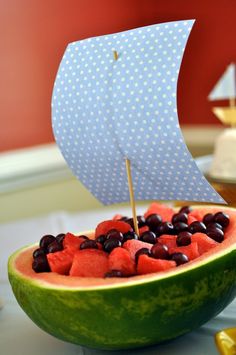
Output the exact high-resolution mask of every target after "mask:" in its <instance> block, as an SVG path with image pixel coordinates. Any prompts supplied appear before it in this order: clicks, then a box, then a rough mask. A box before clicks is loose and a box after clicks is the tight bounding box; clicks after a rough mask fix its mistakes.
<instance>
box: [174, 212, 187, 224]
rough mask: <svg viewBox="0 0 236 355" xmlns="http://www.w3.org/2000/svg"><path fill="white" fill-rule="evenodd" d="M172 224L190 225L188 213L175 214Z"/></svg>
mask: <svg viewBox="0 0 236 355" xmlns="http://www.w3.org/2000/svg"><path fill="white" fill-rule="evenodd" d="M171 222H172V224H175V223H178V222H183V223H185V224H187V223H188V215H187V214H186V213H175V214H174V215H173V217H172V219H171Z"/></svg>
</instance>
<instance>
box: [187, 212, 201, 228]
mask: <svg viewBox="0 0 236 355" xmlns="http://www.w3.org/2000/svg"><path fill="white" fill-rule="evenodd" d="M196 221H199V220H198V219H197V218H196V217H194V216H193V215H191V213H189V214H188V225H190V224H191V223H193V222H196ZM199 222H200V221H199Z"/></svg>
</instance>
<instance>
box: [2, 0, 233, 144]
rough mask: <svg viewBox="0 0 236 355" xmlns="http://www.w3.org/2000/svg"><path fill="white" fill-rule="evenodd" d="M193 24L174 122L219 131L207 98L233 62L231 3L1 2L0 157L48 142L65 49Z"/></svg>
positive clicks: (147, 0)
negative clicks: (120, 34) (176, 23)
mask: <svg viewBox="0 0 236 355" xmlns="http://www.w3.org/2000/svg"><path fill="white" fill-rule="evenodd" d="M191 18H195V19H197V22H196V24H195V26H194V29H193V31H192V34H191V37H190V40H189V43H188V44H189V45H188V47H187V50H186V53H185V56H184V60H183V65H182V68H181V73H180V78H179V86H178V109H179V117H180V122H181V123H185V124H191V123H194V124H218V123H219V122H218V121H217V119H216V118H215V117H214V116H213V114H212V113H211V106H212V104H211V103H209V102H208V101H207V95H208V93H209V91H210V90H211V89H212V87H213V85H214V84H215V82H216V81H217V79H218V78H219V76H220V75H221V74H222V72H223V71H224V69H225V67H226V66H227V65H228V64H229V63H230V62H232V61H235V60H236V45H235V41H236V24H235V23H236V1H234V0H224V1H219V0H215V1H211V0H191V1H187V0H119V1H114V0H67V1H66V0H1V1H0V36H1V38H0V78H1V79H0V120H1V129H0V151H4V150H9V149H15V148H20V147H26V146H31V145H36V144H41V143H47V142H51V141H52V140H53V135H52V130H51V117H50V101H51V93H52V87H53V82H54V79H55V75H56V72H57V68H58V65H59V63H60V59H61V56H62V54H63V52H64V50H65V47H66V45H67V43H69V42H72V41H75V40H79V39H82V38H86V37H89V36H96V35H101V34H105V33H112V32H117V31H122V30H126V29H129V28H134V27H139V26H144V25H148V24H152V23H159V22H165V21H172V20H178V19H191Z"/></svg>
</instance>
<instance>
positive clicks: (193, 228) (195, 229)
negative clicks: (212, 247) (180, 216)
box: [188, 221, 206, 234]
mask: <svg viewBox="0 0 236 355" xmlns="http://www.w3.org/2000/svg"><path fill="white" fill-rule="evenodd" d="M188 230H189V232H190V233H192V234H194V233H206V226H205V224H204V223H203V222H198V221H195V222H192V223H191V224H190V225H189V226H188Z"/></svg>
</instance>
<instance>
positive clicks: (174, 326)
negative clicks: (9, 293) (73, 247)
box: [9, 248, 236, 350]
mask: <svg viewBox="0 0 236 355" xmlns="http://www.w3.org/2000/svg"><path fill="white" fill-rule="evenodd" d="M230 250H231V251H228V252H226V254H224V255H221V256H219V257H218V258H217V257H216V258H215V259H213V260H211V261H208V262H205V261H204V260H203V261H202V264H200V265H198V264H196V266H193V267H192V268H189V269H188V270H185V271H184V272H179V273H177V274H175V275H171V276H168V275H166V277H165V278H161V279H155V278H152V279H149V280H148V279H145V278H143V279H142V280H138V281H137V282H136V281H134V282H133V281H132V282H130V283H124V284H122V283H119V284H113V285H110V286H102V287H97V288H77V289H76V288H65V287H63V286H62V287H61V288H60V286H59V285H57V286H56V287H55V285H53V286H51V285H49V284H47V283H42V282H41V283H40V284H39V282H38V280H36V281H35V280H33V279H32V280H31V279H29V278H27V277H25V276H23V275H22V274H20V273H18V272H16V270H15V268H14V259H15V257H16V255H17V253H15V254H13V255H12V256H11V258H10V259H9V280H10V283H11V285H12V289H13V292H14V294H15V297H16V299H17V301H18V303H19V305H20V306H21V307H22V308H23V310H24V311H25V312H26V313H27V315H28V316H29V317H30V318H31V319H32V320H33V321H34V322H35V323H36V324H37V325H38V326H39V327H40V328H42V329H43V330H45V331H46V332H48V333H50V334H52V335H54V336H55V337H57V338H59V339H62V340H65V341H68V342H71V343H75V344H80V345H84V346H87V347H91V348H97V349H107V350H108V349H110V350H111V349H112V350H118V349H129V348H137V347H143V346H147V345H151V344H157V343H160V342H163V341H166V340H169V339H173V338H176V337H178V336H180V335H183V334H185V333H187V332H190V331H191V330H193V329H195V328H198V327H199V326H201V325H202V324H204V323H205V322H207V321H208V320H210V319H211V318H212V317H214V316H216V315H217V314H218V313H219V312H221V311H222V310H223V309H224V308H225V307H226V306H227V305H228V304H229V303H230V302H231V301H232V300H233V299H234V297H235V296H236V251H235V249H232V248H230Z"/></svg>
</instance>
